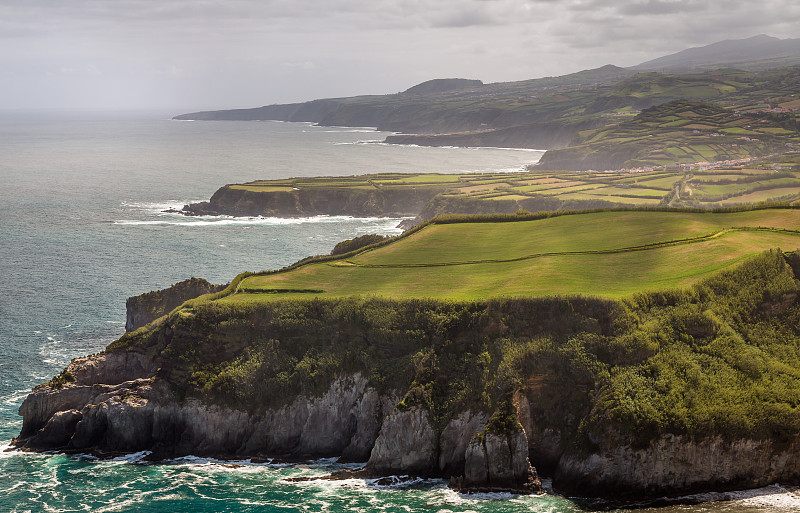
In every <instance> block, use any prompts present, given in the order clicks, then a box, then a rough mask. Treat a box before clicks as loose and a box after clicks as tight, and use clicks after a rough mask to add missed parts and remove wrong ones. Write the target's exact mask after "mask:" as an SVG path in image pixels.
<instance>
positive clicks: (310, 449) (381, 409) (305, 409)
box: [15, 353, 540, 493]
mask: <svg viewBox="0 0 800 513" xmlns="http://www.w3.org/2000/svg"><path fill="white" fill-rule="evenodd" d="M160 363H163V362H157V361H156V360H152V359H150V358H148V357H146V356H144V355H141V354H137V353H121V354H115V353H110V354H107V353H104V354H101V355H98V356H95V357H91V358H81V359H77V360H74V361H73V362H72V363H71V364H70V365H69V366H68V367H67V369H65V372H64V374H62V376H64V375H68V376H69V378H68V380H67V383H62V384H59V385H57V386H56V385H47V384H45V385H40V386H39V387H37V388H36V389H35V390H34V391H33V393H31V394H30V395H29V396H28V397H27V398H26V400H25V401H24V403H23V404H22V406H21V407H20V414H21V415H22V416H23V419H24V421H23V428H22V431H21V433H20V435H19V436H18V437H17V438H16V439H15V444H16V445H17V446H18V447H20V448H23V449H30V450H39V451H41V450H62V451H68V452H73V451H77V452H82V451H92V452H94V453H96V454H98V455H101V456H102V455H111V454H116V453H121V452H136V451H144V450H149V451H153V452H154V453H155V455H156V457H175V456H181V455H188V454H194V455H203V456H216V457H223V458H225V457H283V458H291V459H296V458H319V457H330V456H339V457H340V461H343V462H344V461H367V465H366V473H367V474H368V475H388V474H397V473H404V474H407V473H410V474H414V475H424V476H435V475H451V474H453V473H456V472H463V471H464V465H465V461H469V460H470V454H471V452H470V451H471V450H472V446H471V445H469V440H470V439H472V438H473V437H474V436H475V434H476V433H478V432H480V431H481V430H482V429H484V427H485V425H486V416H485V415H483V414H477V415H473V414H472V413H471V412H469V411H467V412H464V413H462V414H461V415H459V417H458V418H456V419H453V420H452V421H451V422H450V423H449V424H448V425H447V427H446V428H445V429H444V431H443V432H442V433H441V434H437V433H436V432H435V430H434V426H433V424H432V423H431V421H430V418H429V414H428V412H427V411H426V410H424V409H421V408H419V407H415V408H412V409H410V410H404V411H401V410H399V409H397V408H395V404H397V402H398V397H397V396H396V395H395V394H391V393H389V394H386V393H385V394H379V393H378V392H377V391H376V390H375V389H374V388H372V387H371V386H369V382H368V380H367V379H365V378H364V377H363V376H361V375H360V374H354V375H349V376H342V377H340V378H338V379H336V380H335V381H334V382H333V383H331V385H330V387H329V388H328V390H327V391H326V392H325V393H324V394H323V395H321V396H319V397H307V396H298V397H296V398H295V399H294V400H293V401H292V402H291V403H289V404H286V405H284V406H282V407H280V408H277V409H267V410H264V411H254V412H245V411H241V410H237V409H233V408H230V407H226V406H224V405H218V404H207V403H204V402H202V401H199V400H197V399H186V400H181V399H180V398H179V397H177V396H176V395H175V392H174V390H173V389H171V387H169V386H168V385H167V384H165V383H164V382H163V381H162V380H160V379H159V378H158V373H159V370H160V369H157V368H156V366H157V365H159V364H160ZM490 440H493V439H490ZM509 440H511V441H512V449H511V450H512V453H513V454H514V457H513V458H511V457H510V456H508V455H507V456H508V457H506V456H503V454H505V452H509V449H508V447H507V446H505V445H503V444H502V443H501V444H500V445H501V446H502V449H499V450H498V449H496V448H495V446H496V445H498V444H493V443H492V442H488V443H487V446H486V447H488V448H489V449H488V454H490V455H492V457H493V460H492V467H491V468H492V471H491V472H490V473H489V474H488V475H486V476H483V477H481V476H471V477H470V479H468V481H467V482H464V483H463V485H462V486H461V488H463V489H471V488H473V489H481V490H485V489H489V488H492V489H503V490H516V491H521V492H526V493H530V492H535V491H538V490H540V484H536V486H532V485H531V483H538V481H537V480H536V479H535V476H536V474H535V471H534V470H533V469H532V468H531V467H530V464H529V463H528V460H527V443H526V440H525V435H524V433H522V432H519V433H515V435H514V437H513V439H509ZM523 447H524V448H525V449H524V450H523ZM503 451H505V452H503ZM485 452H487V451H485ZM498 454H500V456H499V459H498V457H496V456H497V455H498ZM522 460H524V464H521V463H520V462H521V461H522ZM501 475H502V476H512V477H511V478H510V479H505V478H500V477H498V476H501ZM489 476H491V479H492V481H491V483H490V482H489V481H488V479H489ZM517 484H520V486H517ZM522 485H524V486H522Z"/></svg>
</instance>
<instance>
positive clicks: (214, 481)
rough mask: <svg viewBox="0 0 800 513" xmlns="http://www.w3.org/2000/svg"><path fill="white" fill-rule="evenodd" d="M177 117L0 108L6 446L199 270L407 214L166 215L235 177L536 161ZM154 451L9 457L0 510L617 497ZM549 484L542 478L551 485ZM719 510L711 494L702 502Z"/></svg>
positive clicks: (517, 506)
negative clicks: (38, 404) (34, 402)
mask: <svg viewBox="0 0 800 513" xmlns="http://www.w3.org/2000/svg"><path fill="white" fill-rule="evenodd" d="M173 114H177V113H166V112H139V113H130V112H126V113H114V112H94V113H87V112H57V113H54V112H3V113H0V291H2V292H1V293H0V451H1V450H2V449H5V448H7V447H8V444H9V442H10V440H11V438H12V437H13V436H15V435H16V434H18V433H19V430H20V427H21V418H20V417H19V415H18V414H17V410H18V408H19V405H20V404H21V402H22V400H23V399H24V398H25V396H26V395H27V393H28V392H29V391H30V389H31V388H32V387H33V386H35V385H36V384H37V383H41V382H43V381H47V380H48V379H49V378H50V377H52V376H53V375H55V374H57V373H58V372H60V371H61V369H63V367H64V366H65V365H66V364H67V363H69V361H70V359H72V358H74V357H78V356H83V355H86V354H91V353H95V352H97V351H100V350H102V349H103V348H104V347H105V346H106V345H107V344H108V343H110V342H111V341H113V340H115V339H116V338H118V337H119V336H120V335H122V333H123V331H124V324H125V299H126V298H127V297H129V296H132V295H136V294H141V293H144V292H147V291H150V290H155V289H160V288H164V287H167V286H169V285H171V284H173V283H175V282H178V281H181V280H184V279H186V278H188V277H191V276H198V277H203V278H206V279H208V280H209V281H211V282H213V283H226V282H228V281H230V279H231V278H233V277H234V276H235V275H236V274H238V273H239V272H242V271H245V270H250V271H258V270H263V269H276V268H280V267H283V266H285V265H288V264H290V263H292V262H294V261H297V260H299V259H301V258H303V257H306V256H309V255H315V254H324V253H328V252H329V251H330V250H331V248H332V247H333V246H334V244H335V243H336V242H338V241H341V240H344V239H348V238H352V237H354V236H358V235H362V234H365V233H380V234H395V233H399V230H398V229H397V228H396V226H397V224H398V222H399V221H400V219H387V218H367V219H363V218H350V217H329V216H317V217H312V218H305V219H278V218H227V217H183V216H180V215H178V214H168V213H164V212H163V210H166V209H168V208H174V207H177V208H179V207H181V206H182V205H184V204H185V203H188V202H192V201H201V200H206V199H208V198H209V197H210V196H211V194H213V192H214V191H215V190H216V189H217V188H218V187H220V186H221V185H224V184H226V183H237V182H244V181H249V180H256V179H269V178H286V177H292V176H319V175H327V176H341V175H354V174H362V173H378V172H469V173H479V172H497V171H515V170H522V169H523V168H524V166H525V165H526V164H530V163H533V162H535V161H536V160H538V158H539V157H540V156H541V152H536V151H524V150H507V149H489V148H479V149H464V148H421V147H409V146H393V145H385V144H381V142H380V141H382V140H383V138H384V137H385V136H386V135H387V134H385V133H380V132H376V131H374V130H372V129H369V128H364V129H353V128H330V127H318V126H314V125H312V124H297V123H278V122H178V121H171V120H170V119H169V118H170V116H171V115H173ZM145 456H146V454H133V455H130V456H128V457H125V458H119V459H115V460H111V461H97V460H95V459H93V458H91V457H89V456H80V455H76V456H65V455H61V454H28V453H21V452H18V451H10V452H0V512H6V511H8V512H27V511H30V512H44V511H48V512H49V511H54V512H65V511H152V512H183V511H186V512H190V511H191V512H193V513H201V512H212V511H331V512H339V511H398V512H400V511H402V512H409V511H430V512H448V511H449V512H456V511H480V512H507V511H508V512H510V511H541V512H569V511H583V510H586V509H589V510H594V509H608V507H609V506H608V504H595V503H591V502H588V503H587V502H582V501H577V502H576V501H573V500H570V499H567V498H564V497H560V496H558V495H557V494H554V493H552V492H550V493H548V494H545V495H543V496H536V497H520V496H513V495H508V494H489V495H460V494H457V493H455V492H453V491H451V490H449V489H448V488H447V486H446V485H445V483H444V482H443V481H441V480H414V479H412V480H406V479H399V478H398V479H397V482H396V483H395V484H393V485H388V486H387V485H385V484H384V485H379V484H377V483H376V482H372V481H364V480H346V481H335V482H331V481H308V482H289V481H287V480H286V478H288V477H299V476H313V475H323V474H325V473H326V472H329V471H331V470H334V469H339V468H342V465H339V464H337V463H336V462H335V461H334V460H320V461H313V462H307V463H304V464H294V465H280V464H268V463H259V464H253V463H251V462H249V461H240V462H221V461H214V460H206V459H199V458H193V457H188V458H182V459H178V460H174V461H167V462H163V463H160V464H149V463H148V464H146V463H144V461H143V458H144V457H145ZM546 484H547V481H546ZM690 500H693V501H695V502H699V503H700V504H699V505H677V504H673V505H667V506H665V507H662V508H658V509H656V511H660V512H662V511H663V512H672V511H713V512H723V511H736V512H741V511H764V510H768V511H791V510H800V498H798V496H797V495H795V494H794V493H793V492H792V491H791V490H789V489H787V488H784V487H780V486H772V487H768V488H763V489H760V490H755V491H746V492H737V493H732V494H713V495H705V496H699V497H694V498H691V499H690ZM708 501H717V502H708Z"/></svg>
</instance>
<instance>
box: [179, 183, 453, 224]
mask: <svg viewBox="0 0 800 513" xmlns="http://www.w3.org/2000/svg"><path fill="white" fill-rule="evenodd" d="M440 192H442V189H439V188H435V187H424V188H414V187H397V188H378V187H373V188H371V189H357V188H341V189H337V188H335V187H314V188H308V189H300V190H290V191H270V192H254V191H248V190H245V189H237V188H233V187H229V186H225V187H222V188H220V189H219V190H217V191H216V192H215V193H214V195H213V196H212V197H211V200H210V201H209V202H203V203H194V204H191V205H187V206H186V207H184V212H186V213H188V214H193V215H202V214H210V215H219V214H224V215H231V216H267V217H300V216H315V215H348V216H362V217H363V216H387V217H388V216H398V217H399V216H412V215H416V214H417V213H418V212H419V211H420V210H421V209H422V207H423V205H425V203H427V202H428V201H429V200H430V199H431V198H433V197H434V196H436V195H437V194H439V193H440Z"/></svg>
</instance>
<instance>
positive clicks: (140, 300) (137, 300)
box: [125, 278, 225, 331]
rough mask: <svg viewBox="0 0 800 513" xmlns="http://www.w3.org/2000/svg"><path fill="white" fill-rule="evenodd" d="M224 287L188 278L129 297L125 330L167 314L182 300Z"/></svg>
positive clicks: (126, 303)
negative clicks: (159, 288) (164, 287)
mask: <svg viewBox="0 0 800 513" xmlns="http://www.w3.org/2000/svg"><path fill="white" fill-rule="evenodd" d="M224 288H225V285H212V284H211V283H209V282H207V281H206V280H204V279H202V278H189V279H188V280H184V281H182V282H179V283H176V284H175V285H173V286H171V287H169V288H166V289H163V290H154V291H152V292H147V293H145V294H141V295H138V296H133V297H129V298H128V300H127V301H126V302H125V308H126V310H127V318H126V321H125V331H133V330H135V329H137V328H141V327H142V326H144V325H146V324H148V323H150V322H152V321H154V320H156V319H158V318H159V317H161V316H162V315H166V314H168V313H169V312H170V311H172V310H173V309H174V308H176V307H178V306H180V305H181V304H182V303H183V302H184V301H188V300H189V299H194V298H196V297H198V296H202V295H203V294H211V293H213V292H219V291H220V290H222V289H224Z"/></svg>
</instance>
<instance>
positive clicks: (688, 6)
mask: <svg viewBox="0 0 800 513" xmlns="http://www.w3.org/2000/svg"><path fill="white" fill-rule="evenodd" d="M707 8H708V3H707V2H697V1H694V0H688V1H687V0H647V1H645V2H636V3H631V4H628V5H624V6H622V7H621V8H620V9H619V13H620V14H624V15H629V16H639V15H649V14H675V13H683V12H695V11H701V10H705V9H707Z"/></svg>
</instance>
